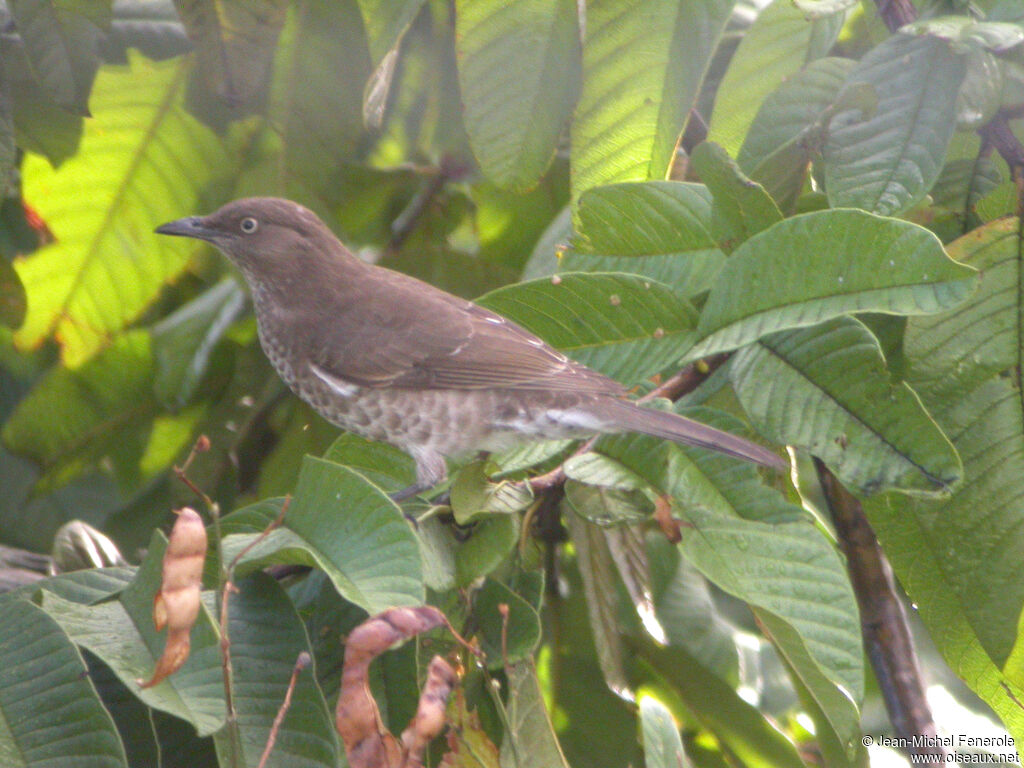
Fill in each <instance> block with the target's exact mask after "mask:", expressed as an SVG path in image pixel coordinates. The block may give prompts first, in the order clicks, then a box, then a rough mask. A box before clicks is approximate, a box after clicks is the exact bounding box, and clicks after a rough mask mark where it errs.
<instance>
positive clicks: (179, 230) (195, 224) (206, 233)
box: [156, 216, 220, 242]
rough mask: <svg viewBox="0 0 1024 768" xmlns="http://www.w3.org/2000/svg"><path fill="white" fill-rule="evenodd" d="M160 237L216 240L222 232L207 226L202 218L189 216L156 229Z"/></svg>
mask: <svg viewBox="0 0 1024 768" xmlns="http://www.w3.org/2000/svg"><path fill="white" fill-rule="evenodd" d="M156 233H157V234H158V235H179V236H181V237H194V238H197V239H199V240H208V241H210V242H213V241H214V240H216V238H217V237H218V235H220V231H219V230H216V229H214V228H213V227H208V226H206V224H205V222H204V220H203V218H202V217H201V216H188V217H187V218H184V219H175V220H174V221H169V222H167V223H166V224H161V225H160V226H159V227H157V228H156Z"/></svg>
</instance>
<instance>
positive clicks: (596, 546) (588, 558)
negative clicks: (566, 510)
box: [562, 514, 629, 695]
mask: <svg viewBox="0 0 1024 768" xmlns="http://www.w3.org/2000/svg"><path fill="white" fill-rule="evenodd" d="M562 519H563V522H564V523H565V525H566V527H567V528H568V529H569V536H570V537H571V538H572V543H573V547H574V548H575V549H576V559H577V564H578V566H579V571H580V578H581V579H582V580H583V594H584V596H585V597H586V601H587V618H588V619H589V620H590V633H591V637H593V639H594V649H595V650H596V652H597V661H598V664H600V666H601V673H602V674H603V675H604V680H605V682H606V683H607V684H608V687H609V688H611V689H612V690H613V691H615V692H616V693H619V694H620V695H622V694H623V693H624V692H626V691H628V690H629V684H628V682H627V680H626V672H625V669H624V667H623V663H624V662H623V649H622V638H621V636H620V634H619V629H620V626H619V616H618V608H619V593H618V578H617V576H618V574H617V572H616V570H615V562H614V561H613V560H612V554H611V551H610V550H609V548H608V542H607V540H606V539H605V537H604V531H603V530H602V529H601V528H599V527H597V526H596V525H593V524H591V523H589V522H588V521H586V520H584V519H583V518H582V517H580V516H578V515H574V514H570V515H565V516H564V517H563V518H562Z"/></svg>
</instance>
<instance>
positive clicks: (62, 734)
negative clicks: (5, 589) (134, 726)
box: [0, 600, 128, 768]
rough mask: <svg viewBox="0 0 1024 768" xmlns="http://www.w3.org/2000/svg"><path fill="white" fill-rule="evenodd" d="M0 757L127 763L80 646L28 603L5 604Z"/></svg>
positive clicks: (25, 762)
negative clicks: (91, 679)
mask: <svg viewBox="0 0 1024 768" xmlns="http://www.w3.org/2000/svg"><path fill="white" fill-rule="evenodd" d="M0 760H2V761H3V764H4V765H7V766H11V768H20V766H26V767H27V766H38V767H39V768H42V767H43V766H48V765H58V764H70V762H74V761H77V762H78V763H83V762H87V763H88V765H90V766H97V768H106V767H107V766H111V767H112V768H116V766H127V765H128V763H127V758H126V757H125V753H124V746H123V745H122V744H121V738H120V736H118V735H117V730H116V729H115V728H114V721H113V720H112V719H111V718H110V714H109V713H108V712H107V711H106V709H104V708H103V705H102V704H101V703H100V700H99V697H98V696H97V695H96V689H95V688H94V687H93V684H92V682H91V681H90V680H89V676H88V673H87V671H86V668H85V664H84V663H83V662H82V657H81V656H80V655H79V653H78V650H77V649H76V648H75V646H74V645H73V644H72V643H71V642H70V641H69V640H68V636H67V635H66V634H64V631H63V630H62V629H61V627H60V625H58V624H57V622H55V621H54V620H53V619H52V618H50V617H49V616H47V615H46V613H45V612H43V611H42V610H40V609H39V608H38V607H37V606H35V605H33V604H32V603H30V602H28V601H27V600H12V601H11V602H10V603H9V604H7V605H5V606H4V620H3V621H2V622H0Z"/></svg>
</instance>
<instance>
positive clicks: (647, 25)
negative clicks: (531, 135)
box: [571, 0, 735, 198]
mask: <svg viewBox="0 0 1024 768" xmlns="http://www.w3.org/2000/svg"><path fill="white" fill-rule="evenodd" d="M734 2H735V0H699V1H694V0H639V1H637V0H634V1H633V2H629V3H622V2H618V0H600V1H599V2H591V3H588V4H587V20H586V35H585V37H584V41H583V90H582V92H581V94H580V103H579V106H578V107H577V110H576V117H575V119H574V120H573V126H572V150H571V153H572V158H571V159H572V190H573V197H574V198H578V197H579V195H580V194H581V193H583V192H584V191H585V190H587V189H590V188H591V187H594V186H598V185H600V184H609V183H612V182H618V181H646V180H647V179H664V178H665V176H666V174H667V173H668V169H669V166H670V165H671V163H672V158H673V154H674V151H675V146H676V142H677V140H678V138H679V135H680V133H681V132H682V130H683V126H684V125H685V123H686V119H687V114H688V113H689V111H690V109H692V108H693V106H694V104H695V102H696V98H697V95H698V91H699V89H700V85H701V82H702V81H703V79H704V74H705V72H706V71H707V67H708V64H709V62H710V59H711V55H712V53H713V52H714V50H715V46H716V45H717V43H718V39H719V36H720V35H721V34H722V30H723V29H724V27H725V23H726V21H727V20H728V18H729V14H730V13H731V11H732V7H733V5H734Z"/></svg>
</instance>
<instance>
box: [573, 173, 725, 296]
mask: <svg viewBox="0 0 1024 768" xmlns="http://www.w3.org/2000/svg"><path fill="white" fill-rule="evenodd" d="M577 218H578V220H579V227H578V233H579V241H578V242H576V243H575V248H574V250H573V251H571V252H570V253H568V254H566V256H565V257H564V258H563V259H562V261H561V264H560V265H559V266H560V269H561V270H568V271H572V270H582V269H584V268H585V269H587V271H619V270H621V271H623V272H632V273H635V274H642V275H646V276H647V277H652V278H654V279H655V280H658V281H659V282H663V283H665V284H666V285H669V286H670V287H672V288H674V289H675V290H677V291H679V292H680V293H682V294H683V295H684V296H693V295H695V294H697V293H700V292H701V291H703V290H706V289H707V287H708V285H710V282H711V280H712V278H713V277H714V275H715V274H716V273H717V272H718V270H719V268H720V267H721V265H722V263H723V262H724V261H725V254H723V253H722V252H721V250H719V248H718V244H717V243H716V242H715V239H714V237H712V235H711V196H710V194H709V193H708V190H707V188H706V187H704V186H703V185H700V184H688V183H684V182H678V181H649V182H639V183H637V182H633V183H628V182H627V183H624V184H609V185H606V186H602V187H594V188H593V189H590V190H587V191H586V192H584V193H583V194H582V195H581V196H580V200H579V204H578V207H577Z"/></svg>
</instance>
